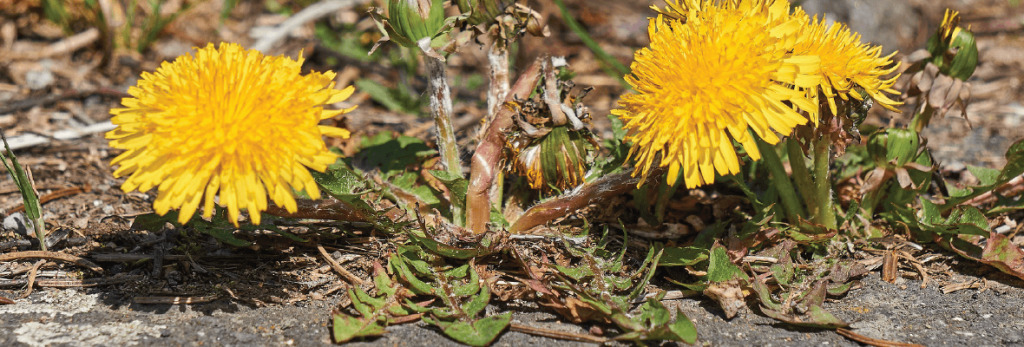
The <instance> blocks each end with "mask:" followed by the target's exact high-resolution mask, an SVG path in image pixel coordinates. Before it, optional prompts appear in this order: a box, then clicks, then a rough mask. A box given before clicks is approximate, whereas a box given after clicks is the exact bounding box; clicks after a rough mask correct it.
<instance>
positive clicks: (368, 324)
mask: <svg viewBox="0 0 1024 347" xmlns="http://www.w3.org/2000/svg"><path fill="white" fill-rule="evenodd" d="M333 321H334V329H333V330H332V331H333V332H334V342H335V343H344V342H348V341H351V340H352V339H355V338H360V337H371V336H381V335H384V332H385V330H384V327H383V326H381V325H380V324H379V323H378V322H377V320H376V319H373V320H364V319H359V318H356V317H352V316H349V315H347V314H344V313H335V314H334V320H333Z"/></svg>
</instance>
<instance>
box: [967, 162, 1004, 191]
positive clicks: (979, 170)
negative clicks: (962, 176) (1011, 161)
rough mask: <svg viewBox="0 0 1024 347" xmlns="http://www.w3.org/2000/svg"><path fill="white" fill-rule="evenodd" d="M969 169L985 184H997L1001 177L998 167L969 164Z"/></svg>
mask: <svg viewBox="0 0 1024 347" xmlns="http://www.w3.org/2000/svg"><path fill="white" fill-rule="evenodd" d="M967 171H970V172H971V174H972V175H974V177H975V178H977V179H978V182H979V183H981V185H983V186H987V185H992V184H995V183H996V181H997V180H998V179H999V170H996V169H992V168H987V167H980V166H973V165H967Z"/></svg>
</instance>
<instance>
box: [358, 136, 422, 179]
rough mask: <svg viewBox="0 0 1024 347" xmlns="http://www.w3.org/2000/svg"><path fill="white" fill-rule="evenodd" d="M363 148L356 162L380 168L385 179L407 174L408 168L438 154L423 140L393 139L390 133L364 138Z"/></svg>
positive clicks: (410, 138) (405, 137) (412, 138)
mask: <svg viewBox="0 0 1024 347" xmlns="http://www.w3.org/2000/svg"><path fill="white" fill-rule="evenodd" d="M361 147H362V149H361V150H360V151H359V153H358V154H356V155H355V159H354V160H356V162H358V163H363V164H364V165H366V166H368V167H375V168H379V169H380V172H381V176H383V177H385V178H387V177H391V176H392V175H395V174H399V173H402V172H405V170H406V168H407V167H408V166H410V165H415V164H417V163H419V162H420V161H421V160H424V159H426V158H429V157H431V156H433V155H434V154H436V153H437V151H435V150H433V149H430V147H428V146H427V144H426V143H424V142H423V140H420V139H418V138H415V137H411V136H405V135H399V136H394V137H393V136H392V134H390V133H388V132H380V133H377V135H374V136H373V137H364V138H363V139H362V142H361ZM360 167H362V166H360Z"/></svg>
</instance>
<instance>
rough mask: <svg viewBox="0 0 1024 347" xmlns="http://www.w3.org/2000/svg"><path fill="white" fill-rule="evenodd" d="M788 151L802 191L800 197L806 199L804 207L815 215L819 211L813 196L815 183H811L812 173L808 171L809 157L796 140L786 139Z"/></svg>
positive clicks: (790, 164) (796, 179)
mask: <svg viewBox="0 0 1024 347" xmlns="http://www.w3.org/2000/svg"><path fill="white" fill-rule="evenodd" d="M786 150H787V152H788V154H789V167H790V169H791V170H792V172H793V181H794V182H796V185H797V187H799V188H797V190H798V191H800V196H802V197H803V198H804V206H807V212H809V213H810V214H812V215H813V214H815V213H816V212H815V211H817V209H818V206H819V205H818V203H817V201H816V199H815V196H814V194H813V192H814V190H813V189H812V188H811V187H813V183H812V181H811V172H810V171H808V170H807V156H806V155H804V151H803V149H801V148H800V143H799V142H798V140H797V139H796V138H789V139H786Z"/></svg>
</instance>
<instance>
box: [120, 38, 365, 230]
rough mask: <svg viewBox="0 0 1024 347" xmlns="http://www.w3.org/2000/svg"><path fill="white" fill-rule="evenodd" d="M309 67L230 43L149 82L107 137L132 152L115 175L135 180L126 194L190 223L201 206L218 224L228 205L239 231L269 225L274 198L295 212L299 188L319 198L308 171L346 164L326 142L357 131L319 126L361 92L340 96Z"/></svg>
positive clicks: (179, 62)
mask: <svg viewBox="0 0 1024 347" xmlns="http://www.w3.org/2000/svg"><path fill="white" fill-rule="evenodd" d="M302 61H303V59H302V57H301V56H300V57H299V59H298V60H292V59H290V58H287V57H268V56H264V55H263V54H261V53H260V52H258V51H255V50H245V49H243V48H242V47H241V46H239V45H237V44H231V43H222V44H220V46H219V47H218V48H215V47H214V46H213V44H210V45H207V46H206V47H204V48H201V49H199V50H198V51H197V52H196V54H195V56H193V55H191V54H189V55H185V56H182V57H179V58H177V59H175V60H174V62H165V63H163V65H161V66H160V67H159V68H158V69H157V70H156V71H155V72H154V73H143V74H142V78H141V79H140V80H139V82H138V85H137V86H135V87H132V88H130V89H129V90H128V93H129V94H131V95H132V97H131V98H125V99H123V100H122V101H121V102H122V104H123V105H124V108H117V109H113V110H111V111H110V112H111V114H112V115H113V118H111V121H112V122H113V123H114V124H115V125H117V128H115V129H114V130H112V131H110V132H108V133H107V134H106V137H107V139H109V140H110V146H111V147H113V148H118V149H124V150H126V151H125V152H124V153H122V154H121V155H119V156H117V158H114V160H113V161H112V162H111V165H120V168H118V169H117V170H116V171H114V176H115V177H120V176H125V175H130V176H129V177H128V179H127V180H125V182H124V184H123V185H121V189H122V190H124V191H125V192H128V191H132V190H136V189H137V190H139V191H143V192H144V191H148V190H150V189H152V188H157V189H158V191H159V194H158V196H157V198H156V201H154V203H153V208H154V209H155V210H156V212H157V213H158V214H161V215H163V214H166V213H167V212H168V211H169V210H171V209H180V210H181V211H180V214H179V217H178V221H179V222H180V223H185V222H187V221H188V220H189V219H191V218H192V215H193V214H194V213H195V211H196V209H197V208H198V206H199V203H200V202H204V211H203V215H204V216H206V217H209V216H210V215H211V213H212V211H213V205H214V202H215V199H217V198H219V205H221V206H225V207H227V211H228V218H229V220H231V221H232V222H233V223H235V225H236V226H237V224H238V217H239V211H240V210H241V209H245V210H247V211H248V212H249V216H250V218H252V223H253V224H259V222H260V212H261V211H264V210H265V209H266V208H267V196H268V195H269V196H270V199H271V200H272V201H273V202H274V203H275V204H277V205H279V206H283V207H284V208H285V209H287V210H288V211H291V212H294V211H296V208H297V207H296V203H295V197H294V195H293V189H294V190H296V191H305V192H306V194H308V195H309V196H310V197H312V198H314V199H316V198H319V196H320V191H319V189H318V188H317V186H316V183H315V182H314V181H313V177H312V176H311V175H310V174H309V171H308V169H313V170H317V171H321V172H322V171H324V170H325V169H326V168H327V166H328V165H330V164H331V163H334V161H335V160H337V159H338V155H337V154H334V153H332V152H330V151H329V150H327V146H326V145H325V144H324V141H323V138H322V137H321V136H333V137H348V135H349V132H348V131H347V130H345V129H341V128H336V127H330V126H322V125H318V123H319V122H320V121H321V120H323V119H327V118H331V117H334V116H337V115H340V114H343V113H346V112H348V111H350V110H351V109H352V108H349V109H344V110H325V109H324V106H325V105H330V104H334V103H337V102H341V101H343V100H345V99H347V98H348V97H349V96H350V95H352V92H353V89H352V87H348V88H345V89H343V90H337V89H335V88H334V82H333V79H334V76H335V74H334V73H333V72H330V71H328V72H324V73H319V72H312V73H310V74H307V75H302V74H301V71H300V67H301V66H302Z"/></svg>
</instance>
